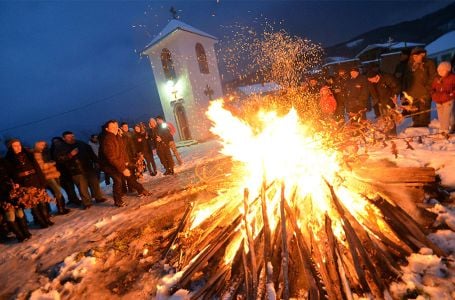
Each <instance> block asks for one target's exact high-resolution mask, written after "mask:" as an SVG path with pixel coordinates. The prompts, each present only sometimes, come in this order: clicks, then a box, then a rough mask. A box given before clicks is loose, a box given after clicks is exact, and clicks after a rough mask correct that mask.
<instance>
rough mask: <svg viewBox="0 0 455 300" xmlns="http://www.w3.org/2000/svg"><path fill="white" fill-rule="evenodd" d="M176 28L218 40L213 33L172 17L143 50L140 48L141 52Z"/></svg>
mask: <svg viewBox="0 0 455 300" xmlns="http://www.w3.org/2000/svg"><path fill="white" fill-rule="evenodd" d="M177 30H182V31H186V32H191V33H194V34H197V35H200V36H204V37H207V38H210V39H214V40H218V39H217V38H216V37H214V36H213V35H210V34H208V33H206V32H204V31H202V30H199V29H196V28H194V27H193V26H190V25H188V24H186V23H184V22H182V21H179V20H176V19H173V20H171V21H170V22H169V23H168V24H167V25H166V27H164V28H163V30H161V31H160V33H158V34H157V35H156V36H155V37H154V38H153V40H152V41H151V42H150V43H149V44H148V45H147V46H145V48H144V50H142V52H144V51H146V50H147V49H149V48H150V47H152V46H153V45H155V44H157V43H159V42H160V41H161V40H163V39H164V38H165V37H167V36H169V35H170V34H171V33H173V32H174V31H177Z"/></svg>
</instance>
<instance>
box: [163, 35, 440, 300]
mask: <svg viewBox="0 0 455 300" xmlns="http://www.w3.org/2000/svg"><path fill="white" fill-rule="evenodd" d="M265 36H266V38H265V39H264V40H263V41H260V40H259V39H256V35H255V40H254V42H253V43H251V44H250V45H249V46H248V49H253V48H255V49H256V50H255V51H258V52H260V53H259V54H258V53H255V54H256V57H255V58H254V59H252V60H251V61H252V62H267V63H266V65H268V66H270V68H269V69H270V72H269V73H268V75H267V76H266V78H267V79H269V80H271V81H274V82H277V83H279V84H280V85H281V86H282V87H284V88H285V90H284V91H282V92H281V94H280V95H273V96H271V97H263V96H259V97H256V98H255V99H252V101H250V102H249V103H253V105H252V106H251V105H250V106H248V102H246V103H244V105H243V106H242V107H240V109H238V108H237V109H234V108H233V107H232V106H231V107H228V106H229V105H228V104H226V103H224V102H223V100H215V101H212V102H211V104H210V107H209V109H208V111H207V116H208V117H209V118H210V120H211V121H212V122H213V126H212V128H211V131H212V132H213V133H214V134H215V135H216V136H217V137H218V138H219V140H220V141H221V143H222V144H223V149H222V153H223V154H224V155H226V156H227V157H230V158H231V159H232V161H233V162H234V163H235V168H236V172H233V173H232V174H231V177H234V178H231V182H234V184H233V185H231V186H229V188H224V189H222V190H220V191H219V192H218V196H217V197H214V198H213V199H211V200H210V201H207V202H205V203H190V204H189V205H188V208H187V210H186V211H185V213H184V215H183V217H182V219H181V221H180V223H179V224H178V226H177V227H176V230H175V232H174V234H173V235H172V236H171V237H170V238H169V242H168V244H167V246H166V247H165V249H164V250H163V252H162V253H163V257H162V259H163V263H164V265H165V266H166V269H167V270H168V271H169V274H168V275H166V276H164V277H163V278H162V280H161V283H160V285H159V286H158V288H157V298H158V299H164V298H166V297H168V296H171V295H174V296H182V297H184V298H188V299H290V298H298V299H322V298H327V299H355V298H358V297H367V298H371V299H383V298H391V296H390V295H389V292H388V286H389V285H390V283H391V282H394V281H397V280H399V278H400V275H401V273H400V263H404V262H405V261H406V257H407V256H409V255H410V254H411V253H414V252H417V251H419V250H420V249H421V248H428V249H430V250H429V251H432V252H433V253H434V254H436V255H440V256H444V255H445V254H444V253H443V251H442V250H441V249H439V248H438V247H437V246H436V245H434V244H433V243H432V242H431V241H430V240H429V239H428V238H427V237H426V232H425V229H423V228H424V227H425V226H427V225H428V224H429V223H430V222H431V216H428V215H427V214H426V213H425V212H424V211H423V210H421V209H419V208H418V207H416V206H415V205H413V204H410V205H409V203H407V208H406V211H405V210H404V209H403V207H402V204H403V203H404V202H403V201H404V200H403V198H402V197H401V196H397V193H395V192H393V191H394V190H396V188H397V187H398V189H402V190H404V191H405V194H408V195H409V194H412V195H414V196H415V195H417V194H418V196H421V197H422V198H423V188H424V187H425V186H428V185H431V184H432V183H434V181H435V173H434V170H433V169H431V168H419V169H417V168H415V169H412V170H410V169H406V170H399V169H398V168H392V169H390V168H389V169H388V168H385V167H371V166H364V165H363V164H362V159H361V155H359V154H358V149H359V146H361V145H360V144H361V143H363V145H364V146H365V145H366V143H367V139H373V140H374V141H377V140H378V136H377V134H378V133H380V134H382V138H383V139H384V138H387V136H386V134H384V132H386V131H387V130H382V131H381V130H378V129H377V127H376V128H374V126H373V125H372V124H369V123H368V122H363V121H360V120H359V119H358V118H357V117H356V116H351V117H352V118H351V120H350V121H349V122H347V123H346V124H344V123H342V122H338V123H337V122H335V121H334V120H331V119H329V120H324V119H321V116H320V115H318V113H317V112H316V111H315V109H314V106H313V107H312V106H311V103H315V101H314V99H310V98H308V97H306V96H305V95H304V93H303V94H302V93H301V89H300V84H299V83H298V82H299V80H300V78H299V74H300V73H301V72H302V71H303V70H306V68H307V67H308V66H315V65H318V63H319V61H318V59H317V57H318V55H319V54H320V52H319V49H320V48H319V46H317V45H314V44H312V43H311V42H309V41H308V40H301V39H298V38H295V37H293V38H290V37H288V36H286V35H285V34H284V33H283V32H279V33H276V34H267V35H265ZM240 48H243V49H245V48H246V47H240ZM228 53H232V51H229V52H228ZM250 100H251V99H250ZM252 107H253V108H252ZM386 129H387V128H386ZM400 172H407V173H406V175H408V176H400V174H401V173H400ZM409 172H412V173H411V174H409ZM397 177H399V179H398V180H395V179H396V178H397ZM397 183H398V185H397ZM400 195H402V194H400ZM411 202H412V201H411ZM409 208H410V209H409ZM408 213H409V214H408ZM429 219H430V220H429ZM419 223H420V224H419ZM422 225H423V226H422Z"/></svg>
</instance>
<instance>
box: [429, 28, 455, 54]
mask: <svg viewBox="0 0 455 300" xmlns="http://www.w3.org/2000/svg"><path fill="white" fill-rule="evenodd" d="M453 48H455V30H452V31H450V32H447V33H446V34H444V35H442V36H440V37H439V38H437V39H436V40H434V41H433V42H431V43H430V44H428V46H426V47H425V49H426V50H427V53H428V55H432V54H436V53H439V52H443V51H445V50H449V49H453Z"/></svg>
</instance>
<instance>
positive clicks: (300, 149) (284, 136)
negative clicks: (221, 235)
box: [191, 100, 391, 263]
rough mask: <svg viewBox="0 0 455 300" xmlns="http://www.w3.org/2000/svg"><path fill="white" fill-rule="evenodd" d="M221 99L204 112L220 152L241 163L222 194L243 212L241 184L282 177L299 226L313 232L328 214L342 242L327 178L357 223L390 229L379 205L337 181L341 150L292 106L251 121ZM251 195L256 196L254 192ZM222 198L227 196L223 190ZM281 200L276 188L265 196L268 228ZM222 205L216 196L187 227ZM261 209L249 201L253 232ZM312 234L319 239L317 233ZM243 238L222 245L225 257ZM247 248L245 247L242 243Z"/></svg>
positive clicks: (255, 185) (252, 186)
mask: <svg viewBox="0 0 455 300" xmlns="http://www.w3.org/2000/svg"><path fill="white" fill-rule="evenodd" d="M223 105H224V102H223V101H222V100H215V101H212V102H211V104H210V107H209V109H208V111H207V115H208V117H209V118H210V120H211V121H212V122H213V126H212V128H211V131H212V132H213V133H214V134H216V135H217V136H219V138H220V139H221V140H222V143H223V149H222V150H221V151H222V153H223V154H225V155H227V156H230V157H232V159H233V160H235V161H238V162H240V163H241V165H242V166H243V167H242V170H243V172H242V174H241V176H240V178H238V180H237V181H238V184H239V190H238V191H236V192H237V193H236V194H235V196H231V198H230V200H225V201H233V199H234V198H235V200H236V201H238V207H239V210H240V211H241V213H242V214H245V213H246V212H245V211H243V206H242V205H241V202H240V201H239V199H240V196H239V195H242V194H241V193H239V192H240V189H243V188H245V187H247V188H248V189H249V190H250V191H252V192H255V193H260V190H261V185H262V184H263V182H264V180H265V182H268V183H271V182H284V183H285V185H286V187H288V188H286V197H287V199H290V197H291V195H292V194H293V195H294V197H293V199H294V200H293V203H290V204H291V205H292V206H293V208H294V209H295V210H296V216H297V217H298V220H297V223H298V226H306V227H307V228H310V229H311V230H312V231H315V232H316V231H317V230H319V228H321V227H322V226H323V224H324V218H325V216H328V217H330V219H331V224H332V225H331V226H332V230H333V232H334V234H335V236H336V237H337V239H338V240H339V241H340V242H342V243H345V238H346V237H345V232H344V229H343V224H342V218H341V217H340V216H339V214H338V211H337V209H335V208H334V207H333V205H334V204H333V202H332V201H331V200H330V199H331V197H330V189H329V188H328V186H327V182H330V183H331V185H333V186H334V188H335V193H336V195H337V196H338V198H339V200H340V201H341V202H342V203H343V205H344V206H345V207H348V208H349V209H350V210H351V212H352V215H353V216H354V217H355V218H356V219H357V220H358V221H359V223H360V224H364V223H365V222H375V223H376V226H379V227H381V228H383V229H385V230H387V229H388V228H387V225H386V224H385V223H384V222H382V221H381V220H382V216H381V214H380V212H379V210H378V209H377V208H375V207H374V206H373V205H371V204H370V203H369V202H368V201H367V200H366V199H365V198H363V197H362V196H360V195H358V194H356V193H354V192H352V191H350V190H349V189H347V188H346V187H345V186H343V185H341V184H340V180H338V179H339V178H340V174H342V173H343V172H347V171H346V170H343V168H342V167H341V163H340V162H341V160H342V155H341V153H339V152H337V151H336V150H334V149H327V148H325V147H324V143H323V137H322V135H320V134H318V133H317V132H315V131H314V130H313V129H312V128H311V127H309V126H308V125H306V124H304V123H303V122H302V121H301V120H299V117H298V115H297V112H296V111H295V110H294V109H291V110H290V111H289V113H287V114H286V115H284V116H278V115H277V113H275V112H260V113H258V115H257V116H255V119H254V120H248V121H249V122H250V123H254V124H255V125H254V127H253V126H251V125H250V123H248V122H247V121H246V120H241V119H239V118H237V117H235V116H234V115H233V114H232V113H231V112H230V111H229V110H227V109H225V108H224V107H223ZM251 196H252V197H251V198H255V197H256V196H258V194H256V195H254V194H253V195H251ZM223 199H229V197H227V195H226V194H224V195H223ZM279 203H280V193H273V195H272V196H270V197H268V198H267V215H268V218H269V226H270V229H271V230H274V228H275V227H276V226H277V222H278V220H279V218H278V215H279ZM223 205H224V203H223V202H222V201H221V200H220V199H216V200H214V201H213V202H212V203H209V204H208V205H205V206H204V207H203V208H202V207H201V208H200V209H199V210H196V212H195V214H194V216H193V218H192V220H193V221H192V225H191V228H195V227H197V226H199V225H200V224H201V223H202V222H203V221H204V220H205V219H207V218H209V217H210V216H211V215H212V214H213V213H214V212H215V211H217V210H218V209H219V208H220V207H221V206H223ZM260 212H261V208H260V204H259V203H257V202H256V203H255V204H253V203H252V205H251V207H250V209H249V212H248V213H247V216H246V218H247V220H249V221H251V220H255V221H254V222H248V223H251V224H250V225H248V226H251V228H250V231H251V232H252V234H253V235H254V236H256V235H257V234H258V233H259V231H260V228H261V227H262V226H263V220H262V217H258V216H260ZM372 216H374V218H373V220H371V217H372ZM387 231H389V230H387ZM389 232H391V231H389ZM314 238H316V239H317V236H315V237H314ZM244 239H245V235H244V234H236V235H235V238H234V239H233V240H232V241H231V243H230V245H229V246H228V247H227V248H226V254H225V262H226V263H228V262H230V261H231V260H232V259H233V255H234V254H235V251H236V249H238V247H239V245H240V243H241V241H242V240H244ZM245 251H248V249H247V248H245Z"/></svg>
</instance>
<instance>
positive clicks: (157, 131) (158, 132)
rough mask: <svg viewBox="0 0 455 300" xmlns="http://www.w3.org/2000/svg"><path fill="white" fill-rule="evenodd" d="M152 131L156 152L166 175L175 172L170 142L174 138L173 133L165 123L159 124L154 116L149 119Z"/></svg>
mask: <svg viewBox="0 0 455 300" xmlns="http://www.w3.org/2000/svg"><path fill="white" fill-rule="evenodd" d="M149 126H150V131H151V134H152V138H153V139H154V141H155V144H156V153H157V154H158V157H159V159H160V161H161V163H162V164H163V167H164V168H165V169H166V171H165V172H164V175H173V174H174V159H173V158H172V154H171V149H170V147H169V142H170V141H171V140H172V134H171V132H170V131H169V128H168V127H167V125H166V124H165V123H161V125H158V123H157V121H156V120H155V119H153V118H150V120H149Z"/></svg>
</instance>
